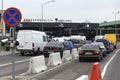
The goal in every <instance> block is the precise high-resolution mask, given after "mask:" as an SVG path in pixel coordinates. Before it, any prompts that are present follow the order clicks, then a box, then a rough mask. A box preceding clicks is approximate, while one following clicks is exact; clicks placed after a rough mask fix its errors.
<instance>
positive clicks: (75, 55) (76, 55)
mask: <svg viewBox="0 0 120 80" xmlns="http://www.w3.org/2000/svg"><path fill="white" fill-rule="evenodd" d="M71 54H72V58H76V57H78V50H77V48H74V49H72V53H71Z"/></svg>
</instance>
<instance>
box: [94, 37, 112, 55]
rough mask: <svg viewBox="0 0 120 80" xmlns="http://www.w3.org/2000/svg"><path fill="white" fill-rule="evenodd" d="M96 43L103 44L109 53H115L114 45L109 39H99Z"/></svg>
mask: <svg viewBox="0 0 120 80" xmlns="http://www.w3.org/2000/svg"><path fill="white" fill-rule="evenodd" d="M95 42H103V44H104V45H105V47H106V50H107V53H110V52H111V51H113V45H112V44H111V43H110V42H109V41H108V40H107V39H97V40H96V41H95Z"/></svg>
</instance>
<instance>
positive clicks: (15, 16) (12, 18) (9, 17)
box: [3, 7, 22, 27]
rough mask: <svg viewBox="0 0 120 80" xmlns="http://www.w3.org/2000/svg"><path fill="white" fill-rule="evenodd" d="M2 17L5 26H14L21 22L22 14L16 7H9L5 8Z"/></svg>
mask: <svg viewBox="0 0 120 80" xmlns="http://www.w3.org/2000/svg"><path fill="white" fill-rule="evenodd" d="M3 19H4V22H5V23H6V25H7V26H9V27H15V26H17V25H18V24H19V23H20V22H21V19H22V15H21V12H20V11H19V10H18V9H17V8H14V7H11V8H8V9H7V10H5V12H4V14H3Z"/></svg>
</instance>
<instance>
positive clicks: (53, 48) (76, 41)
mask: <svg viewBox="0 0 120 80" xmlns="http://www.w3.org/2000/svg"><path fill="white" fill-rule="evenodd" d="M111 38H112V39H111ZM17 42H18V45H17V47H16V48H17V50H18V51H20V54H21V55H25V54H26V53H27V54H31V53H32V54H38V53H40V54H42V55H45V56H49V54H50V53H51V52H60V55H61V57H62V55H63V51H64V50H70V51H71V50H72V49H73V48H79V47H81V49H80V50H79V52H78V54H79V61H82V60H84V59H88V58H90V59H91V58H93V59H97V61H101V60H102V59H103V58H104V57H106V55H107V54H109V53H111V52H112V51H113V50H114V49H115V48H116V45H117V44H116V43H117V39H116V35H115V34H106V35H105V36H103V35H97V36H95V39H94V42H92V41H88V40H86V37H85V36H81V35H71V36H69V37H54V38H51V39H49V41H48V40H47V34H46V33H45V32H41V31H35V30H20V31H19V32H18V34H17Z"/></svg>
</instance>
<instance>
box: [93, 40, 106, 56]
mask: <svg viewBox="0 0 120 80" xmlns="http://www.w3.org/2000/svg"><path fill="white" fill-rule="evenodd" d="M92 44H98V45H99V46H100V48H101V50H102V51H103V57H105V56H106V54H107V50H106V48H105V45H104V44H103V43H102V42H93V43H92Z"/></svg>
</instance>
